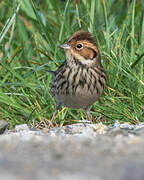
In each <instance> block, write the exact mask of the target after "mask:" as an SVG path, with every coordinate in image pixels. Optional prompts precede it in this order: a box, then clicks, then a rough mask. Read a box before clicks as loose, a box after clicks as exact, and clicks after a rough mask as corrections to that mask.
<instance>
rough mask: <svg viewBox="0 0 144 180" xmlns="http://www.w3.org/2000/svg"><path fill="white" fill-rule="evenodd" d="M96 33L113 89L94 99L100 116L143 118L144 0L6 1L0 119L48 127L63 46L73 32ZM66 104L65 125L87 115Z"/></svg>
mask: <svg viewBox="0 0 144 180" xmlns="http://www.w3.org/2000/svg"><path fill="white" fill-rule="evenodd" d="M79 29H84V30H87V31H89V32H91V33H92V35H93V36H94V37H95V39H96V42H97V45H98V47H99V49H100V52H101V56H102V63H103V66H104V68H105V71H106V74H107V87H106V89H105V92H104V94H103V96H102V97H101V98H100V101H99V102H96V103H95V104H94V105H92V108H91V113H92V115H93V121H94V122H99V121H102V122H104V123H106V124H113V123H114V122H115V121H116V120H119V121H120V122H130V123H137V122H140V121H144V1H143V0H65V1H64V0H63V1H62V0H13V1H12V0H1V1H0V119H3V120H6V121H7V122H8V123H9V128H13V127H14V126H15V125H16V124H21V123H27V124H28V125H30V126H35V127H40V128H42V127H46V126H47V125H48V124H49V120H50V119H51V116H52V113H53V111H54V107H55V101H54V99H53V98H52V96H51V94H50V81H51V75H50V74H48V73H47V72H46V69H50V70H56V69H57V68H58V66H59V65H60V64H61V63H62V62H63V61H64V60H65V55H64V52H63V51H62V50H60V49H58V48H57V45H58V44H60V43H62V42H64V41H65V40H66V39H67V38H68V37H69V36H70V35H72V33H74V32H75V31H77V30H79ZM84 118H85V115H84V112H83V110H73V109H68V108H65V107H62V108H61V110H59V111H58V112H57V114H56V117H55V121H56V122H57V123H58V124H59V125H63V124H68V123H73V122H75V121H74V120H79V119H84Z"/></svg>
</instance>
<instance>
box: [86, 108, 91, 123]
mask: <svg viewBox="0 0 144 180" xmlns="http://www.w3.org/2000/svg"><path fill="white" fill-rule="evenodd" d="M85 114H86V116H87V119H88V121H90V122H92V115H91V113H90V108H89V107H88V108H86V109H85Z"/></svg>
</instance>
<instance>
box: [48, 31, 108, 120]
mask: <svg viewBox="0 0 144 180" xmlns="http://www.w3.org/2000/svg"><path fill="white" fill-rule="evenodd" d="M58 47H59V48H62V49H64V51H65V55H66V60H65V61H64V62H63V63H62V64H61V65H60V67H59V68H58V69H57V70H56V71H51V70H48V72H49V73H51V74H52V76H53V77H52V81H51V93H52V96H53V97H54V98H55V101H56V106H55V110H54V112H53V115H52V118H51V122H52V121H53V120H54V117H55V115H56V112H57V110H59V108H60V107H61V106H65V107H68V108H73V109H84V110H85V113H86V116H87V119H88V120H90V121H91V120H92V119H91V118H92V116H91V114H90V106H91V105H92V104H93V103H94V102H95V101H97V100H98V99H99V97H100V96H101V95H102V93H103V91H104V88H105V86H106V74H105V71H104V68H103V66H102V63H101V56H100V52H99V50H98V47H97V45H96V42H95V39H94V37H93V36H92V35H91V34H90V33H89V32H87V31H84V30H78V31H77V32H75V33H74V34H72V35H71V37H70V38H69V39H68V40H67V41H66V42H65V43H63V44H61V45H59V46H58Z"/></svg>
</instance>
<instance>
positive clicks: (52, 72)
mask: <svg viewBox="0 0 144 180" xmlns="http://www.w3.org/2000/svg"><path fill="white" fill-rule="evenodd" d="M45 71H46V72H49V73H50V74H52V75H53V76H54V75H55V72H54V71H51V70H45Z"/></svg>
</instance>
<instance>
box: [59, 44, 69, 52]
mask: <svg viewBox="0 0 144 180" xmlns="http://www.w3.org/2000/svg"><path fill="white" fill-rule="evenodd" d="M58 47H59V48H62V49H65V50H68V49H70V46H69V45H68V44H67V43H64V44H60V45H59V46H58Z"/></svg>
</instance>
